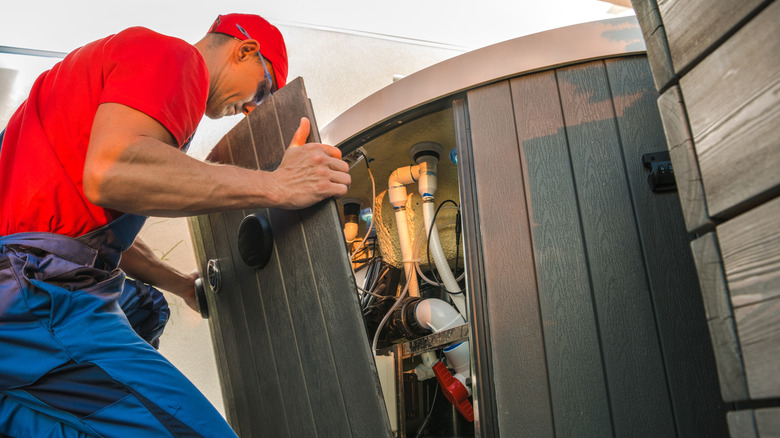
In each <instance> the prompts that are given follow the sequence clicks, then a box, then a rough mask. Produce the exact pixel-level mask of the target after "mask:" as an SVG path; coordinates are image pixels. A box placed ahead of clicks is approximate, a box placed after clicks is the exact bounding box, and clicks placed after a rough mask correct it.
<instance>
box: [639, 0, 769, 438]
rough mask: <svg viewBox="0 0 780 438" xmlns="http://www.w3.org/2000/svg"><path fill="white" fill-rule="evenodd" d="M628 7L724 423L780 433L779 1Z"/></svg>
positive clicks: (646, 1) (697, 0)
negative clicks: (681, 219) (641, 43)
mask: <svg viewBox="0 0 780 438" xmlns="http://www.w3.org/2000/svg"><path fill="white" fill-rule="evenodd" d="M632 3H633V5H634V9H635V10H636V12H637V17H638V19H639V22H640V25H641V27H642V31H643V34H644V35H645V38H646V40H647V41H648V57H649V59H650V65H651V67H652V72H653V76H654V79H655V85H656V88H657V89H658V90H659V91H660V92H661V96H660V98H659V100H658V106H659V108H660V111H661V117H662V119H663V125H664V130H665V133H666V137H667V140H668V143H669V147H670V154H671V157H672V163H673V165H674V168H675V176H676V179H677V184H678V187H679V190H680V201H681V205H682V211H683V214H684V216H685V222H686V226H687V229H688V231H689V232H691V233H693V234H695V235H696V236H697V237H698V239H697V240H695V241H694V242H693V243H692V246H691V248H692V250H693V255H694V258H695V259H696V265H697V269H698V274H699V279H700V283H701V287H702V294H703V300H704V302H705V306H706V308H707V317H708V321H709V327H710V331H711V334H712V342H713V345H714V347H715V355H716V357H717V364H718V372H719V381H720V389H721V392H722V396H723V398H724V399H725V400H727V401H733V402H738V408H739V409H743V410H742V411H739V412H735V413H731V414H729V416H728V418H729V425H730V430H732V433H733V436H778V435H780V426H778V423H777V421H773V422H765V421H764V419H765V418H769V417H770V416H771V415H768V414H766V412H775V414H776V412H777V411H776V409H775V410H774V411H773V410H772V409H771V407H772V406H777V405H780V373H778V372H777V370H779V369H780V348H778V345H780V294H779V293H778V291H780V281H779V280H778V279H779V278H780V263H778V260H780V244H779V243H778V242H780V220H777V218H778V216H779V215H780V208H779V207H778V203H780V200H779V199H778V194H780V172H778V170H777V169H778V166H780V136H778V134H777V126H780V105H778V103H779V102H778V101H779V100H780V98H778V96H780V37H778V34H777V23H778V22H780V2H777V1H773V0H747V1H740V2H733V1H727V0H716V1H704V0H658V1H656V0H633V1H632ZM767 409H768V410H767ZM759 412H761V414H759ZM754 413H755V414H754ZM748 420H749V421H748ZM746 425H749V426H746ZM747 431H751V432H747Z"/></svg>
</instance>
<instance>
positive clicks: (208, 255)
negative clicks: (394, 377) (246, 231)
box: [190, 79, 391, 438]
mask: <svg viewBox="0 0 780 438" xmlns="http://www.w3.org/2000/svg"><path fill="white" fill-rule="evenodd" d="M301 116H307V117H309V119H310V120H311V121H312V122H314V117H313V113H312V111H311V108H310V106H309V101H308V99H307V97H306V91H305V89H304V86H303V81H302V80H301V79H297V80H295V81H293V82H291V83H290V84H288V85H287V86H286V87H284V88H283V89H282V90H280V91H279V92H278V93H276V94H274V96H273V97H272V98H271V100H269V101H268V102H266V103H263V105H261V106H260V107H258V108H257V109H256V110H255V111H253V112H252V113H251V114H250V115H249V116H248V117H247V118H246V119H245V120H243V121H241V122H240V123H239V124H238V125H237V126H236V127H235V128H234V129H233V130H231V131H230V132H229V133H228V134H227V135H226V136H225V137H224V138H223V139H222V140H221V141H220V142H219V143H218V144H217V146H216V147H215V148H214V151H213V152H212V154H211V156H210V157H209V160H211V161H215V162H220V163H225V164H233V165H237V166H242V167H246V168H251V169H263V170H273V169H275V168H276V167H277V166H278V165H279V163H280V162H281V159H282V156H283V154H284V150H285V148H286V147H287V145H288V144H289V143H290V141H291V139H292V135H293V133H294V132H295V130H296V128H297V127H298V123H299V120H300V117H301ZM312 126H313V128H312V133H311V134H310V137H309V141H318V140H319V133H318V131H317V129H316V124H314V123H313V124H312ZM250 213H256V214H260V215H263V216H265V217H266V218H267V219H268V220H269V221H270V223H271V227H272V229H273V238H274V250H273V254H272V258H271V260H270V262H269V264H268V265H267V266H266V267H264V268H262V269H259V270H255V269H252V268H250V267H248V266H247V265H246V264H244V262H243V261H242V259H241V257H240V255H239V253H238V246H237V245H238V244H237V238H238V228H239V224H240V223H241V221H242V220H243V218H244V217H245V216H246V215H248V214H250ZM190 229H191V232H192V235H193V241H194V242H195V249H196V255H197V259H198V264H199V269H200V272H201V275H202V277H203V278H204V279H206V277H207V275H206V272H207V270H206V264H207V263H208V261H209V260H210V259H214V260H217V262H218V263H219V268H220V272H221V287H220V288H219V290H218V291H216V292H215V291H214V290H213V289H211V288H210V287H208V286H207V293H206V296H207V304H208V308H209V313H210V319H209V323H210V324H209V325H210V327H211V333H212V338H213V340H214V348H215V350H216V357H217V369H218V372H219V376H220V380H221V383H222V390H223V397H224V400H225V405H226V406H225V408H226V409H225V410H226V415H227V418H228V421H229V423H230V425H231V426H232V427H233V428H234V429H235V430H236V432H237V433H238V435H239V436H241V437H261V436H262V437H266V436H269V437H295V438H297V437H334V438H343V437H355V438H364V437H369V436H370V437H382V436H385V437H387V436H391V430H390V423H389V420H388V417H387V411H386V409H385V406H384V399H383V398H382V392H381V388H380V386H379V379H378V376H377V372H376V367H375V364H374V358H373V357H372V355H371V352H370V348H369V343H368V339H367V335H366V332H365V328H364V326H363V321H362V317H361V313H360V309H359V306H358V302H357V290H356V289H355V282H354V279H353V276H352V271H351V268H350V266H349V263H348V258H347V255H346V245H345V242H344V235H343V232H342V231H341V223H340V220H339V216H338V211H337V210H336V204H335V201H333V200H326V201H323V202H322V203H320V204H317V205H315V206H313V207H310V208H307V209H303V210H300V211H285V210H280V209H273V208H271V209H260V210H256V211H230V212H225V213H218V214H210V215H204V216H199V217H196V218H192V219H191V220H190ZM206 283H208V282H207V281H206Z"/></svg>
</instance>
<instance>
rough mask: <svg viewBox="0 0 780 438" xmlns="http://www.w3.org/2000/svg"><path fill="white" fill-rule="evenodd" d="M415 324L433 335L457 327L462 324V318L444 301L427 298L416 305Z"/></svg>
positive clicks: (463, 320)
mask: <svg viewBox="0 0 780 438" xmlns="http://www.w3.org/2000/svg"><path fill="white" fill-rule="evenodd" d="M414 316H415V318H417V322H418V323H419V324H420V325H421V326H423V327H427V328H429V329H431V331H433V332H434V333H438V332H440V331H442V330H447V329H449V328H453V327H457V326H459V325H461V324H463V323H464V322H466V320H465V319H463V316H462V315H461V314H460V313H458V311H457V310H455V309H454V308H453V307H452V306H450V305H449V303H447V302H446V301H444V300H440V299H438V298H428V299H425V300H422V301H420V302H419V303H418V304H417V309H416V310H415V312H414Z"/></svg>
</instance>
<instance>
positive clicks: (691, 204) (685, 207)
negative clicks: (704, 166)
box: [658, 86, 715, 233]
mask: <svg viewBox="0 0 780 438" xmlns="http://www.w3.org/2000/svg"><path fill="white" fill-rule="evenodd" d="M658 110H659V112H660V114H661V120H662V121H663V126H664V133H665V134H666V141H667V144H668V147H669V157H670V158H671V160H672V163H673V164H674V179H675V182H676V183H677V194H678V197H679V199H680V205H681V206H682V214H683V218H684V219H685V227H686V229H687V230H688V232H690V233H701V232H703V231H709V230H712V229H713V228H714V227H715V225H714V222H713V220H712V219H711V218H710V217H709V214H708V213H707V200H706V198H705V196H704V186H703V185H702V182H701V173H700V172H699V161H698V158H697V157H696V151H695V149H694V146H693V136H692V135H691V131H690V128H689V127H688V116H687V115H686V112H685V104H684V102H683V100H682V94H681V93H680V87H678V86H673V87H671V88H669V89H668V90H666V91H665V92H664V93H663V94H662V95H661V96H660V97H659V98H658Z"/></svg>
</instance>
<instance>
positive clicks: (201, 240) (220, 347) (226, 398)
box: [188, 215, 238, 424]
mask: <svg viewBox="0 0 780 438" xmlns="http://www.w3.org/2000/svg"><path fill="white" fill-rule="evenodd" d="M206 221H208V217H207V216H205V215H204V216H193V217H190V218H189V219H188V223H189V226H190V236H191V237H192V243H193V249H194V250H195V257H196V259H197V261H198V271H199V272H201V273H202V274H204V273H205V272H206V265H207V263H208V260H209V259H208V258H207V257H206V254H215V252H216V251H215V250H214V245H213V244H212V242H213V238H212V237H211V227H210V226H208V225H206V223H205V222H206ZM202 278H203V287H204V288H206V291H207V293H206V302H205V305H206V307H207V308H208V309H209V310H210V312H211V314H210V316H209V318H210V319H211V321H209V331H210V332H211V339H212V340H215V339H222V326H221V325H220V324H219V318H220V316H219V315H215V313H216V303H215V301H214V296H213V294H212V293H209V292H210V289H209V288H210V286H209V284H208V280H207V279H206V277H202ZM212 346H213V348H214V357H215V361H216V364H217V375H218V377H219V381H220V382H222V384H221V385H220V391H221V394H222V404H223V407H224V409H225V417H226V418H227V421H228V422H229V423H230V424H236V423H237V421H238V420H237V419H236V417H235V412H236V408H235V401H234V400H233V398H232V397H231V396H230V395H229V393H228V388H230V387H231V383H230V382H231V380H230V372H229V371H230V370H229V367H228V366H227V363H226V362H225V358H226V357H227V355H226V353H225V344H224V343H223V342H212Z"/></svg>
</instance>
